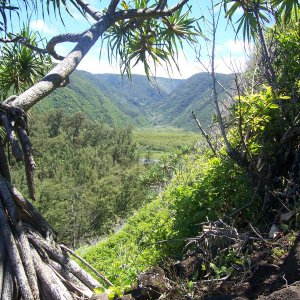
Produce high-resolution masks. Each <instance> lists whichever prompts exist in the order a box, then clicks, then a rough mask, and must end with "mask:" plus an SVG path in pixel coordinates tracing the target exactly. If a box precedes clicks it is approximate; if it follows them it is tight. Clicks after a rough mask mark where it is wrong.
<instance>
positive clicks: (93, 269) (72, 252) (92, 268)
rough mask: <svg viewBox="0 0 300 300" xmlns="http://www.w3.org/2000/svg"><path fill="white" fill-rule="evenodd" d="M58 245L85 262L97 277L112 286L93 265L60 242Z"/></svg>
mask: <svg viewBox="0 0 300 300" xmlns="http://www.w3.org/2000/svg"><path fill="white" fill-rule="evenodd" d="M59 246H60V247H61V248H62V249H64V250H65V251H67V252H69V253H71V254H72V255H73V256H74V257H76V258H77V259H79V260H80V261H81V262H82V263H83V264H85V265H86V266H87V267H88V268H89V269H91V270H92V271H93V272H94V273H95V274H96V275H97V276H98V277H100V278H101V279H102V280H103V281H105V282H106V283H107V284H108V285H109V286H114V285H113V284H112V283H111V282H110V281H109V280H108V279H107V278H106V277H105V276H104V275H102V274H101V273H99V272H98V271H97V270H96V269H95V268H94V267H92V266H91V265H90V264H89V263H88V262H87V261H86V260H84V259H83V258H81V257H80V256H79V255H77V254H76V253H75V252H74V251H73V250H71V249H69V248H68V247H66V246H65V245H62V244H60V245H59Z"/></svg>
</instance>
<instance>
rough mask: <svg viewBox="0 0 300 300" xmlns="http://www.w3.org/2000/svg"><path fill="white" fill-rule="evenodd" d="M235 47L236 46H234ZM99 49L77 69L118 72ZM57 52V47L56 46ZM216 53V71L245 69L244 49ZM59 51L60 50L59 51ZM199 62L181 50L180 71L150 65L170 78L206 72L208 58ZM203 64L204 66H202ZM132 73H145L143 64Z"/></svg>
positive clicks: (225, 71) (160, 73)
mask: <svg viewBox="0 0 300 300" xmlns="http://www.w3.org/2000/svg"><path fill="white" fill-rule="evenodd" d="M225 44H226V46H225V47H224V48H226V47H228V46H227V44H228V45H229V46H232V43H231V42H230V41H228V42H227V43H225ZM237 45H238V46H239V47H240V50H242V49H243V47H242V46H241V45H242V44H241V43H238V44H237ZM236 47H237V46H236ZM98 51H99V50H97V51H96V50H94V51H93V50H92V51H91V52H90V53H88V55H87V56H86V57H85V58H84V59H83V60H82V62H81V63H80V64H79V66H78V69H80V70H86V71H88V72H90V73H94V74H97V73H98V74H99V73H120V70H119V67H118V65H117V63H114V64H113V65H110V64H109V62H108V61H107V54H106V52H105V49H103V53H102V58H101V59H100V60H99V52H98ZM57 52H59V49H58V48H57ZM222 52H223V55H222V56H221V54H222V53H218V54H217V56H216V58H215V69H216V72H218V73H224V74H229V73H232V72H234V71H235V72H240V71H243V70H244V69H245V66H246V61H247V56H246V54H245V52H244V51H239V52H237V51H236V52H235V53H233V54H232V55H231V54H230V53H229V51H222ZM59 53H61V52H59ZM201 62H202V64H201V63H200V62H198V61H197V60H196V58H195V56H193V55H192V54H191V55H190V56H189V57H185V55H184V54H183V52H180V53H179V55H178V66H179V69H180V71H178V70H177V68H176V66H175V64H172V70H169V71H170V72H169V73H168V71H167V69H166V67H163V66H161V65H157V66H156V72H155V68H154V65H153V64H150V65H151V71H152V72H153V73H155V74H156V76H158V77H171V78H189V77H191V76H192V75H194V74H196V73H199V72H206V69H205V67H208V68H210V66H209V59H208V57H207V56H205V55H203V56H202V57H201ZM203 65H204V66H203ZM132 73H133V74H142V75H145V71H144V66H143V64H142V63H138V64H137V65H136V66H135V67H134V68H133V69H132Z"/></svg>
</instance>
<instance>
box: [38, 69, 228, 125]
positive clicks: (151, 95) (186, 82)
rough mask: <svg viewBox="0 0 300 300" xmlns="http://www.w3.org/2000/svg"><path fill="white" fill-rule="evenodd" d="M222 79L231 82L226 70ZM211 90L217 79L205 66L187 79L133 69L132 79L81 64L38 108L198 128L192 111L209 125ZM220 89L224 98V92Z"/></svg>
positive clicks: (117, 122) (115, 120) (111, 122)
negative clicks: (96, 71) (85, 68)
mask: <svg viewBox="0 0 300 300" xmlns="http://www.w3.org/2000/svg"><path fill="white" fill-rule="evenodd" d="M217 79H218V80H219V81H220V82H221V83H222V84H223V85H224V86H225V87H226V88H228V87H229V86H230V85H231V82H232V76H231V75H227V74H218V75H217ZM211 91H212V79H211V77H210V75H209V74H208V73H204V72H202V73H198V74H195V75H193V76H192V77H190V78H188V79H171V78H163V77H157V78H155V79H152V80H151V81H149V80H148V79H147V77H146V76H144V75H132V79H131V80H129V79H128V78H123V77H122V76H121V75H118V74H91V73H89V72H86V71H81V70H80V71H79V70H76V71H75V72H74V73H73V74H72V75H71V76H70V84H69V85H68V86H67V87H65V88H62V89H58V90H56V91H55V92H54V93H52V94H51V95H49V96H47V97H46V98H45V99H44V101H41V103H38V105H37V106H36V108H35V110H37V111H38V112H46V111H49V110H52V109H63V110H64V111H65V112H70V113H74V112H78V111H81V112H83V113H84V114H85V115H86V116H87V118H88V119H90V120H92V121H94V122H99V123H107V124H109V125H110V126H115V127H118V126H124V125H132V126H134V127H153V126H157V125H159V126H173V127H179V128H183V129H187V130H197V128H196V125H195V124H194V121H193V120H192V118H191V111H192V110H193V111H195V112H196V114H197V115H198V117H199V119H200V120H201V122H202V123H203V125H204V126H207V125H208V124H209V122H210V121H211V119H212V114H213V110H214V108H213V106H212V104H211V103H212V93H211ZM219 92H220V96H221V98H223V97H224V95H223V94H224V93H222V92H221V91H220V89H219Z"/></svg>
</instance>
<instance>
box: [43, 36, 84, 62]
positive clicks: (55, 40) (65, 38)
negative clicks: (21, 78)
mask: <svg viewBox="0 0 300 300" xmlns="http://www.w3.org/2000/svg"><path fill="white" fill-rule="evenodd" d="M84 34H85V32H83V33H67V34H60V35H57V36H55V37H53V38H52V39H51V40H50V41H49V42H48V44H47V47H46V49H47V51H48V53H49V54H50V55H51V56H53V57H54V58H55V59H57V60H63V59H64V57H63V56H61V55H58V54H57V53H56V51H55V50H54V48H55V46H56V45H57V44H61V43H65V42H71V43H76V42H79V40H80V39H81V38H82V37H83V35H84Z"/></svg>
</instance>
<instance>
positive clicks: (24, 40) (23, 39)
mask: <svg viewBox="0 0 300 300" xmlns="http://www.w3.org/2000/svg"><path fill="white" fill-rule="evenodd" d="M0 43H4V44H9V43H20V44H22V45H24V46H25V47H27V48H29V49H31V50H33V51H36V52H38V53H41V54H47V50H45V49H42V48H39V47H37V46H34V45H31V44H30V43H29V42H28V41H27V38H26V37H24V36H20V35H18V36H15V37H13V38H8V39H4V38H0Z"/></svg>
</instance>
